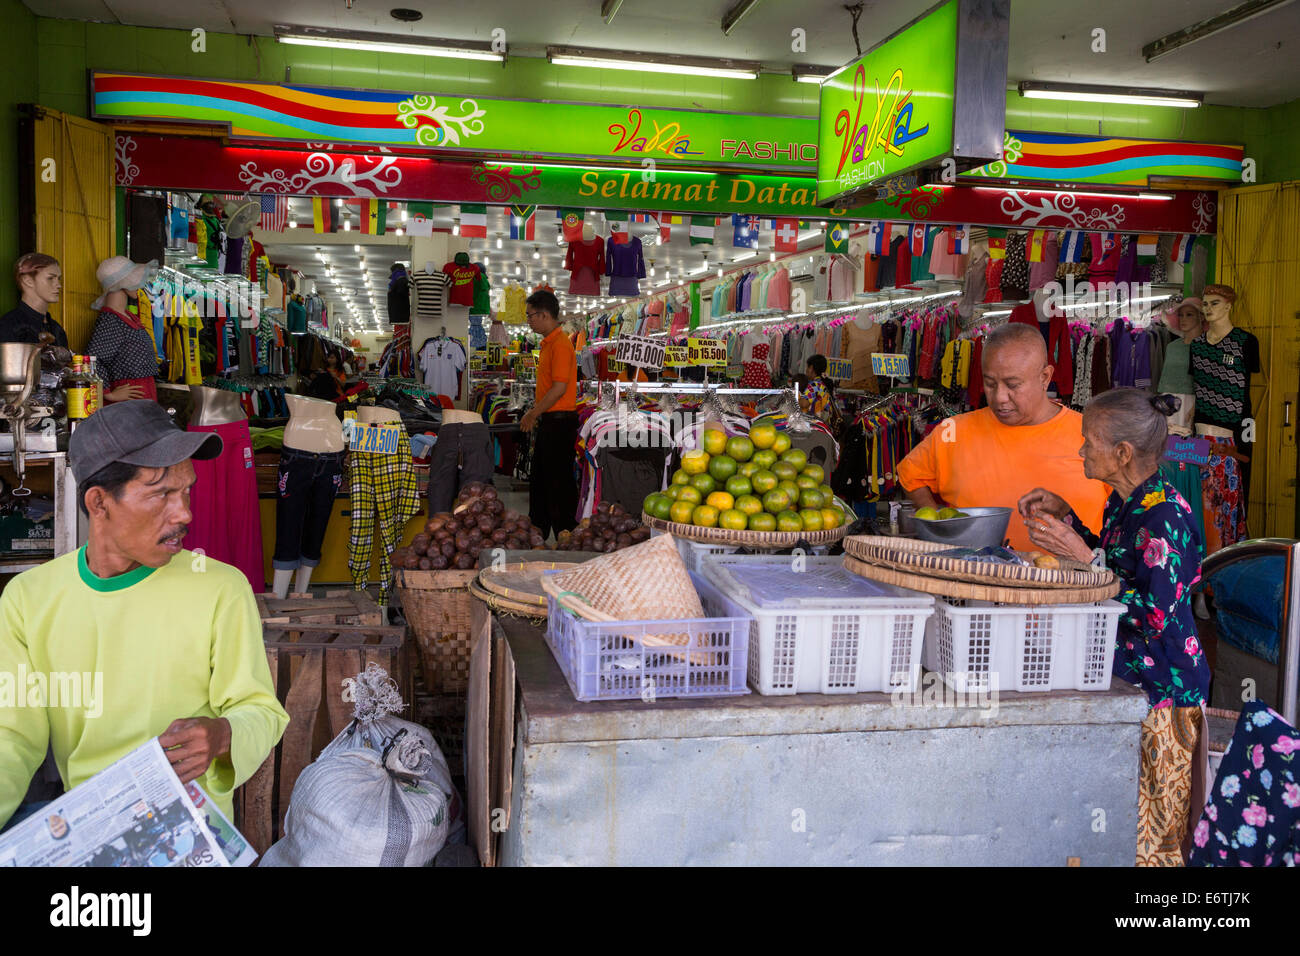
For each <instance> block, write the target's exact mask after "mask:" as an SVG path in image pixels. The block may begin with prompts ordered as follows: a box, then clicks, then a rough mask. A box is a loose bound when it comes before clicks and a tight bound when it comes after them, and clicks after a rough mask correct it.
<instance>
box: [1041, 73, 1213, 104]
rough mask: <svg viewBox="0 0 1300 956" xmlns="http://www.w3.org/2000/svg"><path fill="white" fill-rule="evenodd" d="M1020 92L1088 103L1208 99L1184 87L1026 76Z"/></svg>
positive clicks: (1194, 101)
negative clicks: (1102, 83) (1045, 80)
mask: <svg viewBox="0 0 1300 956" xmlns="http://www.w3.org/2000/svg"><path fill="white" fill-rule="evenodd" d="M1019 89H1020V95H1021V96H1024V97H1026V98H1028V99H1039V100H1076V101H1080V102H1084V103H1129V104H1133V105H1135V106H1175V107H1178V108H1180V109H1195V108H1196V107H1198V106H1200V105H1201V104H1202V103H1203V102H1204V100H1205V94H1204V93H1188V92H1185V91H1183V90H1156V89H1143V88H1140V87H1124V86H1087V85H1084V84H1080V83H1037V82H1033V81H1030V80H1024V81H1022V82H1021V83H1020V86H1019Z"/></svg>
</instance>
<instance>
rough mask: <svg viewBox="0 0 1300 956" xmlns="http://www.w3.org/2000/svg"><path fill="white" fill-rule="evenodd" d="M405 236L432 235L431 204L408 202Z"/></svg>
mask: <svg viewBox="0 0 1300 956" xmlns="http://www.w3.org/2000/svg"><path fill="white" fill-rule="evenodd" d="M406 216H407V219H406V234H407V235H408V236H432V235H433V203H431V202H408V203H407V204H406Z"/></svg>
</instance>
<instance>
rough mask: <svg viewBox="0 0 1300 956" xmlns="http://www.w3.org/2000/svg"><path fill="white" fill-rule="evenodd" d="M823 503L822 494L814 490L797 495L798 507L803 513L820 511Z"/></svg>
mask: <svg viewBox="0 0 1300 956" xmlns="http://www.w3.org/2000/svg"><path fill="white" fill-rule="evenodd" d="M825 503H826V502H825V500H824V499H823V498H822V493H821V492H820V491H817V490H816V489H813V488H808V489H806V490H804V491H801V492H800V493H799V507H800V508H802V509H804V510H805V511H820V510H821V507H822V505H824V504H825ZM818 520H820V519H818ZM813 530H816V529H813Z"/></svg>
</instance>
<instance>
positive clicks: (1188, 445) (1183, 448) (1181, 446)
mask: <svg viewBox="0 0 1300 956" xmlns="http://www.w3.org/2000/svg"><path fill="white" fill-rule="evenodd" d="M1165 461H1176V462H1183V463H1186V464H1188V465H1208V464H1209V463H1210V443H1209V441H1207V440H1206V439H1204V438H1177V437H1174V436H1170V438H1169V440H1168V441H1167V442H1166V443H1165Z"/></svg>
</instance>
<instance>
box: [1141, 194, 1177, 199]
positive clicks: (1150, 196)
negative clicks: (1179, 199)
mask: <svg viewBox="0 0 1300 956" xmlns="http://www.w3.org/2000/svg"><path fill="white" fill-rule="evenodd" d="M1173 198H1174V194H1173V193H1138V199H1173Z"/></svg>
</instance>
